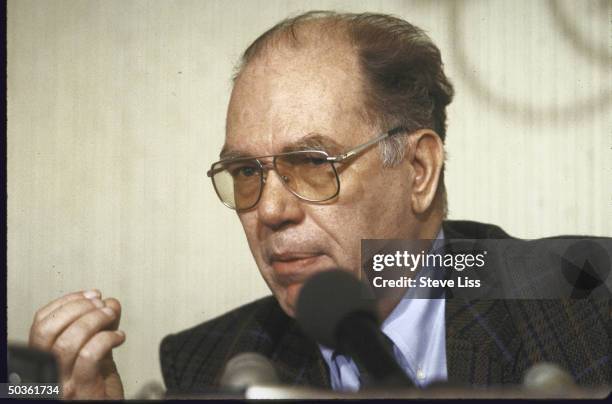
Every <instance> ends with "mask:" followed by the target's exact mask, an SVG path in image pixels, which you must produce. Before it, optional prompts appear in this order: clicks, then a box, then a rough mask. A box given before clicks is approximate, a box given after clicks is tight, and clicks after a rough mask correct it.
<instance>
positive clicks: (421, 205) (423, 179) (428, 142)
mask: <svg viewBox="0 0 612 404" xmlns="http://www.w3.org/2000/svg"><path fill="white" fill-rule="evenodd" d="M408 145H409V146H408V147H409V149H408V153H407V155H408V160H409V162H410V164H411V165H412V169H413V173H414V178H413V181H412V200H411V202H412V210H413V211H414V212H415V213H416V214H422V213H425V212H426V211H427V210H428V209H429V208H430V207H431V205H432V203H433V201H434V198H435V196H436V190H437V189H438V183H439V182H440V173H441V172H442V166H443V164H444V144H443V143H442V140H441V139H440V136H438V134H437V133H436V132H434V131H433V130H431V129H421V130H418V131H416V132H415V133H413V134H411V135H410V140H409V142H408Z"/></svg>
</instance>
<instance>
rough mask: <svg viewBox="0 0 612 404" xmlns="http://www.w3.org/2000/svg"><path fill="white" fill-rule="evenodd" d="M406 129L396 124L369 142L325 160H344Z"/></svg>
mask: <svg viewBox="0 0 612 404" xmlns="http://www.w3.org/2000/svg"><path fill="white" fill-rule="evenodd" d="M405 130H406V128H404V127H403V126H398V127H397V128H393V129H391V130H390V131H388V132H385V133H383V134H382V135H380V136H377V137H375V138H374V139H372V140H370V141H369V142H366V143H364V144H362V145H359V146H357V147H355V148H354V149H351V150H349V151H347V152H346V153H343V154H341V155H339V156H335V157H328V158H327V160H328V161H333V162H336V163H338V162H341V161H344V160H346V159H349V158H351V157H353V156H356V155H357V154H359V153H361V152H362V151H364V150H365V149H367V148H368V147H370V146H372V145H373V144H375V143H378V142H380V141H381V140H384V139H386V138H388V137H391V136H394V135H397V134H398V133H401V132H404V131H405Z"/></svg>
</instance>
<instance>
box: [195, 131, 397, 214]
mask: <svg viewBox="0 0 612 404" xmlns="http://www.w3.org/2000/svg"><path fill="white" fill-rule="evenodd" d="M406 131H407V129H406V128H405V127H404V126H397V127H395V128H393V129H390V130H388V131H386V132H384V133H382V134H380V135H378V136H376V137H375V138H373V139H371V140H369V141H367V142H365V143H362V144H360V145H357V146H355V147H353V148H352V149H350V150H348V151H346V152H344V153H341V154H339V155H336V156H330V155H329V154H328V153H327V152H326V151H324V150H314V149H311V150H296V151H291V152H286V153H279V154H267V155H264V156H254V157H247V156H245V157H230V158H226V159H221V160H218V161H215V162H214V163H212V165H211V166H210V169H209V170H208V171H207V172H206V176H208V177H210V179H211V181H212V183H213V188H214V189H215V193H216V194H217V196H218V197H219V200H220V201H221V203H222V204H224V205H225V206H227V207H228V208H230V209H232V210H235V211H236V212H244V211H247V210H250V209H252V208H254V207H255V206H257V204H258V203H259V201H260V199H261V195H262V194H263V187H264V185H265V183H266V175H267V174H266V171H268V170H274V171H276V174H278V176H279V177H281V182H282V183H283V185H284V186H285V188H287V189H288V190H289V192H291V193H292V194H293V195H295V196H297V197H298V198H299V199H302V200H304V201H307V202H325V201H329V200H330V199H333V198H335V197H336V196H338V194H339V193H340V177H339V176H338V171H337V170H336V166H335V165H334V163H343V162H346V160H349V159H351V158H353V157H356V156H357V155H359V154H360V153H362V152H363V151H365V150H366V149H367V148H369V147H370V146H372V145H374V144H376V143H378V142H380V141H382V140H385V139H388V138H391V137H392V136H395V135H397V134H399V133H402V132H406ZM303 153H320V154H322V155H325V161H326V162H329V163H331V166H332V169H333V171H334V175H335V177H336V184H337V189H336V192H335V193H334V194H333V195H332V196H330V197H329V198H325V199H309V198H305V197H303V196H301V195H298V193H297V192H295V191H294V190H293V189H291V187H289V185H287V183H286V182H285V179H284V178H283V177H284V176H282V175H280V173H279V172H278V170H277V168H276V158H277V157H282V156H288V155H293V154H303ZM266 157H272V167H269V168H266V167H264V165H263V164H262V163H261V161H259V159H261V158H266ZM247 160H255V161H256V162H257V165H258V166H259V169H260V170H261V173H262V175H261V178H260V185H259V195H258V196H257V200H256V201H255V202H254V203H253V205H251V206H249V207H248V208H241V209H238V208H237V207H232V206H230V205H229V204H228V203H226V202H225V201H224V200H223V198H222V197H221V195H220V194H219V191H218V190H217V185H216V184H215V180H214V179H213V176H214V175H215V174H217V173H218V172H221V171H223V170H225V168H223V169H214V166H215V165H217V164H221V163H227V162H232V163H233V162H240V161H247Z"/></svg>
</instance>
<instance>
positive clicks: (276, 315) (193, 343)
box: [159, 296, 287, 392]
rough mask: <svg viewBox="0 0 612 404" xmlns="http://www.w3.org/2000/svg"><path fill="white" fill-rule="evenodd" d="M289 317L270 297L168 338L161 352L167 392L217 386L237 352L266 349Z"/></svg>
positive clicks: (165, 339) (164, 341)
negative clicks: (224, 370)
mask: <svg viewBox="0 0 612 404" xmlns="http://www.w3.org/2000/svg"><path fill="white" fill-rule="evenodd" d="M286 317H287V316H286V315H285V314H284V312H283V311H282V309H281V308H280V306H279V305H278V303H277V301H276V299H275V298H274V297H273V296H267V297H264V298H261V299H259V300H256V301H253V302H251V303H248V304H245V305H243V306H240V307H238V308H236V309H234V310H231V311H229V312H227V313H225V314H223V315H220V316H218V317H215V318H213V319H211V320H208V321H205V322H203V323H201V324H199V325H196V326H194V327H191V328H188V329H186V330H184V331H180V332H178V333H175V334H170V335H167V336H166V337H164V338H163V340H162V341H161V344H160V352H159V357H160V362H161V370H162V375H163V378H164V382H165V384H166V388H167V389H168V391H169V392H172V391H182V392H185V391H193V390H194V389H198V390H202V388H204V389H205V388H206V387H211V388H212V387H213V386H216V385H217V384H218V379H219V377H220V376H221V371H222V370H223V366H224V365H225V363H226V362H227V360H228V359H229V358H231V357H232V356H233V355H234V354H235V353H237V352H241V351H253V350H255V351H256V350H258V349H257V348H259V350H261V349H264V347H265V345H266V342H268V341H269V340H270V339H271V338H272V337H271V335H270V334H271V333H272V332H273V330H274V329H281V328H282V327H283V324H282V323H283V320H284V319H285V318H286ZM245 336H248V338H244V337H245ZM245 340H246V341H249V345H254V346H248V345H246V344H245V343H244V341H245Z"/></svg>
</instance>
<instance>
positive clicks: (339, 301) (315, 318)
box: [296, 270, 414, 387]
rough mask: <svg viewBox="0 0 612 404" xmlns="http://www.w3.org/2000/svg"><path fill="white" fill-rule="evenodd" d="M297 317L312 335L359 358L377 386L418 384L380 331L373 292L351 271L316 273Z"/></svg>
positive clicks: (301, 298)
mask: <svg viewBox="0 0 612 404" xmlns="http://www.w3.org/2000/svg"><path fill="white" fill-rule="evenodd" d="M296 317H297V321H298V323H299V324H300V326H301V327H302V329H303V330H304V332H305V333H306V334H307V335H308V336H310V337H311V338H313V339H314V340H316V341H317V342H319V343H320V344H322V345H325V346H327V347H329V348H332V349H336V350H337V351H338V352H340V353H342V354H346V355H348V356H350V357H351V358H352V359H353V360H355V362H356V363H357V365H358V367H360V368H362V369H365V370H366V371H367V372H368V373H369V376H370V377H371V379H372V382H373V385H375V386H402V387H412V386H414V385H413V383H412V381H411V380H410V379H409V378H408V377H407V376H406V375H405V374H404V371H403V370H402V369H401V368H400V367H399V365H398V364H397V363H396V362H395V359H394V358H393V353H392V351H391V347H390V346H389V344H388V343H387V340H386V337H385V336H384V335H383V333H382V332H381V331H380V324H379V321H378V317H377V315H376V311H375V306H374V301H373V297H372V295H371V293H370V291H369V290H368V289H367V288H366V286H365V285H364V284H363V283H361V282H359V280H357V279H356V278H355V277H354V276H353V275H351V274H350V273H348V272H346V271H339V270H333V271H324V272H321V273H318V274H315V275H314V276H312V277H311V278H310V279H309V280H308V281H306V283H305V284H304V286H303V287H302V291H301V292H300V296H299V297H298V302H297V310H296Z"/></svg>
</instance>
